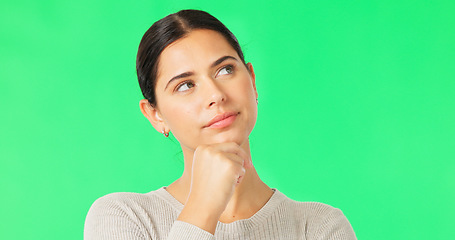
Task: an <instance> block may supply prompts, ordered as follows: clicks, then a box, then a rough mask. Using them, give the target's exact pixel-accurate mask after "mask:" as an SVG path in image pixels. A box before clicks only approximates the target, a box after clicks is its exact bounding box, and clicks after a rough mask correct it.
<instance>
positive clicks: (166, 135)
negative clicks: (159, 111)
mask: <svg viewBox="0 0 455 240" xmlns="http://www.w3.org/2000/svg"><path fill="white" fill-rule="evenodd" d="M161 133H162V134H163V135H164V136H165V137H169V133H168V132H164V130H163V131H161Z"/></svg>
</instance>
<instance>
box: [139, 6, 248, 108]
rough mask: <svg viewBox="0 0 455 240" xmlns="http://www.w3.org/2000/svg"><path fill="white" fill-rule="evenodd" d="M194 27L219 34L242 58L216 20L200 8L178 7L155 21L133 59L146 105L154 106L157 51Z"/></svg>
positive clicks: (232, 36) (159, 52)
mask: <svg viewBox="0 0 455 240" xmlns="http://www.w3.org/2000/svg"><path fill="white" fill-rule="evenodd" d="M195 29H209V30H214V31H217V32H219V33H220V34H221V35H223V36H224V37H225V38H226V40H227V41H228V42H229V44H230V45H231V46H232V48H234V50H235V51H236V52H237V54H238V55H239V57H240V59H241V60H242V62H243V64H245V59H244V56H243V52H242V50H241V48H240V45H239V43H238V41H237V38H236V37H235V36H234V34H232V32H231V31H229V29H228V28H227V27H226V26H224V24H223V23H221V22H220V21H219V20H218V19H216V18H215V17H213V16H212V15H210V14H208V13H207V12H204V11H200V10H181V11H179V12H177V13H173V14H170V15H168V16H166V17H164V18H162V19H161V20H159V21H157V22H155V23H154V24H153V25H152V26H151V27H150V28H149V29H148V30H147V32H145V34H144V36H143V37H142V40H141V43H140V44H139V50H138V52H137V58H136V71H137V77H138V80H139V86H140V87H141V91H142V95H144V98H145V99H147V100H148V102H149V103H150V105H152V106H153V107H155V106H156V103H157V102H156V97H155V86H156V77H157V71H158V69H157V68H158V59H159V56H160V54H161V52H162V51H163V50H164V49H165V48H166V47H167V46H168V45H169V44H171V43H173V42H174V41H176V40H178V39H180V38H182V37H184V36H185V35H186V34H188V33H190V32H191V31H192V30H195Z"/></svg>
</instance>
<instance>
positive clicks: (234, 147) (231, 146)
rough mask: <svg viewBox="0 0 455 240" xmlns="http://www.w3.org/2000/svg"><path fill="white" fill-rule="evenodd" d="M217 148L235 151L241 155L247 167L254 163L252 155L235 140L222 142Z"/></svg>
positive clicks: (230, 151)
mask: <svg viewBox="0 0 455 240" xmlns="http://www.w3.org/2000/svg"><path fill="white" fill-rule="evenodd" d="M217 148H218V149H219V150H220V151H223V152H229V153H234V154H236V155H238V156H239V157H241V158H242V159H243V165H244V166H245V167H247V166H251V165H252V164H251V157H250V155H249V154H247V153H246V152H245V150H243V148H241V147H240V146H239V145H238V144H237V143H234V142H228V143H220V144H218V145H217Z"/></svg>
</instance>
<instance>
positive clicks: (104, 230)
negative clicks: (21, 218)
mask: <svg viewBox="0 0 455 240" xmlns="http://www.w3.org/2000/svg"><path fill="white" fill-rule="evenodd" d="M137 74H138V78H139V84H140V87H141V90H142V93H143V95H144V98H145V99H143V100H141V101H140V109H141V111H142V113H143V114H144V116H145V117H146V118H147V119H148V120H149V121H150V123H151V124H152V125H153V127H154V128H155V129H156V130H157V131H158V132H160V133H162V134H163V135H164V136H165V137H168V136H169V132H172V133H173V135H174V136H175V138H176V139H177V140H178V141H179V143H180V145H181V147H182V152H183V156H184V163H185V168H184V171H183V174H182V176H181V177H180V178H179V179H177V180H176V181H175V182H173V183H172V184H170V185H169V186H167V187H163V188H161V189H158V190H156V191H152V192H150V193H147V194H137V193H114V194H109V195H107V196H104V197H102V198H100V199H98V200H97V201H96V202H95V203H94V204H93V206H92V207H91V209H90V211H89V213H88V215H87V219H86V225H85V238H86V239H355V234H354V232H353V230H352V228H351V226H350V224H349V222H348V221H347V219H346V218H345V216H344V215H343V214H342V212H341V211H340V210H338V209H335V208H333V207H330V206H328V205H325V204H321V203H301V202H296V201H293V200H290V199H289V198H287V197H286V196H285V195H284V194H282V193H280V192H279V191H278V190H276V189H270V188H269V187H268V186H267V185H266V184H265V183H264V182H262V181H261V179H260V178H259V176H258V174H257V172H256V170H255V168H254V166H253V162H252V160H251V154H250V147H249V139H248V136H249V134H250V133H251V131H252V130H253V127H254V125H255V122H256V117H257V97H258V94H257V91H256V84H255V75H254V70H253V66H252V65H251V63H245V61H244V57H243V53H242V51H241V49H240V46H239V44H238V42H237V39H236V38H235V37H234V35H233V34H232V33H231V32H230V31H229V30H228V29H227V28H226V27H225V26H224V25H223V24H222V23H221V22H219V21H218V20H217V19H216V18H214V17H213V16H211V15H209V14H208V13H206V12H203V11H196V10H183V11H180V12H177V13H175V14H171V15H169V16H167V17H165V18H163V19H161V20H159V21H158V22H156V23H155V24H153V25H152V27H151V28H150V29H149V30H148V31H147V32H146V33H145V35H144V36H143V38H142V41H141V43H140V45H139V51H138V55H137Z"/></svg>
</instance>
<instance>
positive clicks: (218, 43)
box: [157, 29, 239, 84]
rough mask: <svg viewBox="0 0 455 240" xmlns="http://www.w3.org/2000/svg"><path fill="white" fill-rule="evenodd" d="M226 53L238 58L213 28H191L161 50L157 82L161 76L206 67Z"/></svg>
mask: <svg viewBox="0 0 455 240" xmlns="http://www.w3.org/2000/svg"><path fill="white" fill-rule="evenodd" d="M226 55H229V56H233V57H235V58H237V59H238V58H239V57H238V54H237V52H236V51H235V50H234V48H232V46H231V45H230V44H229V43H228V41H227V40H226V39H225V38H224V36H223V35H221V34H220V33H218V32H216V31H213V30H206V29H201V30H200V29H198V30H193V31H191V32H190V33H188V34H187V35H186V36H185V37H183V38H181V39H179V40H177V41H175V42H173V43H172V44H170V45H169V46H167V47H166V48H165V49H164V50H163V52H162V53H161V55H160V59H159V62H158V83H157V84H159V82H160V81H159V79H161V78H165V79H167V78H171V77H173V76H174V75H176V74H180V73H183V72H187V71H194V72H197V71H198V70H202V69H204V68H207V67H208V66H210V65H211V63H213V62H214V61H216V60H217V59H219V58H220V57H222V56H226Z"/></svg>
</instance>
